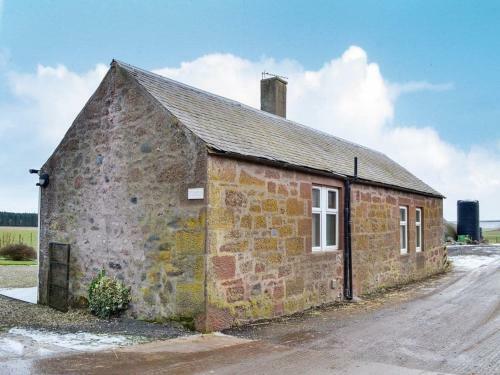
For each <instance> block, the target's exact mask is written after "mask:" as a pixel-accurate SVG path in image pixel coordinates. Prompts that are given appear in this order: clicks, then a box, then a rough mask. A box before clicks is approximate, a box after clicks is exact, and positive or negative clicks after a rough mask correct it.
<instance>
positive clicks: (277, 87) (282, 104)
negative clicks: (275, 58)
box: [260, 72, 288, 117]
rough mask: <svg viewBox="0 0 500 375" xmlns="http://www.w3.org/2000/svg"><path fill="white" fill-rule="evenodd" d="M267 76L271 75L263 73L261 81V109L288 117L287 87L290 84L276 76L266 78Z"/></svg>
mask: <svg viewBox="0 0 500 375" xmlns="http://www.w3.org/2000/svg"><path fill="white" fill-rule="evenodd" d="M266 74H267V75H268V74H269V73H265V72H264V73H262V80H261V81H260V109H261V110H263V111H266V112H269V113H272V114H274V115H278V116H281V117H286V85H287V83H288V82H287V81H285V80H284V79H283V78H281V77H279V76H275V75H273V76H272V77H270V78H264V76H265V75H266Z"/></svg>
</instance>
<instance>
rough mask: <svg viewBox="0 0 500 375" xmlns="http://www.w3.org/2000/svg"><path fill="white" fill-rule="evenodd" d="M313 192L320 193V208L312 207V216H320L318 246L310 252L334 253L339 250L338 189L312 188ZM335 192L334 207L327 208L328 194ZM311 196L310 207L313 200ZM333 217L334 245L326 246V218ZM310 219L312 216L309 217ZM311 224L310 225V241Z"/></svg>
mask: <svg viewBox="0 0 500 375" xmlns="http://www.w3.org/2000/svg"><path fill="white" fill-rule="evenodd" d="M312 189H313V190H319V192H320V207H312V213H313V214H320V246H313V247H312V251H335V250H338V248H339V189H335V188H331V187H326V186H313V187H312ZM330 191H333V192H335V207H336V208H328V192H330ZM312 196H313V195H311V206H313V203H314V202H313V199H312ZM328 215H335V245H330V246H327V245H326V217H327V216H328ZM311 218H312V216H311ZM312 234H313V233H312V224H311V240H312Z"/></svg>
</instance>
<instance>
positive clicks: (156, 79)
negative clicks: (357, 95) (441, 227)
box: [112, 60, 442, 197]
mask: <svg viewBox="0 0 500 375" xmlns="http://www.w3.org/2000/svg"><path fill="white" fill-rule="evenodd" d="M112 64H116V65H118V66H119V67H121V68H123V69H124V70H126V71H127V72H128V73H130V75H131V76H133V77H134V78H135V79H136V80H137V82H139V84H140V85H142V86H143V87H144V88H145V89H146V90H147V91H148V92H149V93H150V94H151V95H152V96H153V97H154V98H155V99H156V100H157V101H158V102H159V103H161V105H163V106H164V107H165V108H166V109H167V110H168V111H169V112H170V113H172V114H173V115H174V116H175V117H177V119H178V120H179V121H180V122H181V123H182V124H184V125H185V126H186V127H188V128H189V129H190V130H191V131H192V132H193V133H194V134H196V135H197V136H198V137H200V138H201V139H202V140H203V141H205V142H206V143H207V145H208V146H209V147H210V148H212V149H215V150H218V151H224V152H228V153H234V154H237V155H239V156H241V157H251V158H258V159H266V160H269V161H275V162H282V163H286V164H290V165H291V166H297V167H303V168H308V169H314V170H318V171H322V172H330V173H333V174H337V175H342V176H352V175H353V173H354V172H353V164H354V162H353V159H354V157H355V156H357V157H358V163H359V167H358V177H359V178H360V179H363V180H368V181H373V182H376V183H380V184H384V185H390V186H394V187H400V188H403V189H405V190H412V191H416V192H422V193H425V194H428V195H434V196H439V197H442V195H441V194H440V193H439V192H437V191H436V190H434V189H433V188H431V187H430V186H429V185H427V184H426V183H424V182H423V181H422V180H420V179H418V178H417V177H415V176H414V175H413V174H411V173H410V172H409V171H407V170H406V169H405V168H403V167H402V166H401V165H399V164H397V163H396V162H394V161H393V160H391V159H390V158H388V157H387V156H386V155H384V154H383V153H381V152H378V151H375V150H371V149H369V148H367V147H363V146H360V145H357V144H355V143H352V142H349V141H346V140H344V139H341V138H337V137H334V136H332V135H330V134H327V133H324V132H321V131H318V130H315V129H312V128H309V127H307V126H304V125H301V124H299V123H296V122H293V121H290V120H287V119H284V118H282V117H279V116H275V115H273V114H269V113H267V112H264V111H261V110H258V109H255V108H252V107H250V106H247V105H244V104H241V103H239V102H237V101H234V100H230V99H227V98H223V97H221V96H218V95H215V94H211V93H208V92H206V91H203V90H200V89H196V88H194V87H191V86H188V85H185V84H183V83H180V82H177V81H174V80H172V79H169V78H165V77H163V76H160V75H157V74H154V73H151V72H148V71H145V70H142V69H140V68H137V67H134V66H132V65H129V64H126V63H123V62H120V61H116V60H113V62H112Z"/></svg>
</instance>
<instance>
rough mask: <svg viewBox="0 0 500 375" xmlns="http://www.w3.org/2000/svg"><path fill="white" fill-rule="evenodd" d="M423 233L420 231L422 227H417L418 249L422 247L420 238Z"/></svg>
mask: <svg viewBox="0 0 500 375" xmlns="http://www.w3.org/2000/svg"><path fill="white" fill-rule="evenodd" d="M421 234H422V233H421V231H420V227H417V248H419V247H420V242H421V241H420V236H421Z"/></svg>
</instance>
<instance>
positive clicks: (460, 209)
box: [457, 201, 481, 241]
mask: <svg viewBox="0 0 500 375" xmlns="http://www.w3.org/2000/svg"><path fill="white" fill-rule="evenodd" d="M457 220H458V221H457V234H458V235H461V234H467V235H469V236H470V238H471V239H472V240H473V241H479V240H481V231H480V229H479V202H478V201H458V202H457Z"/></svg>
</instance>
